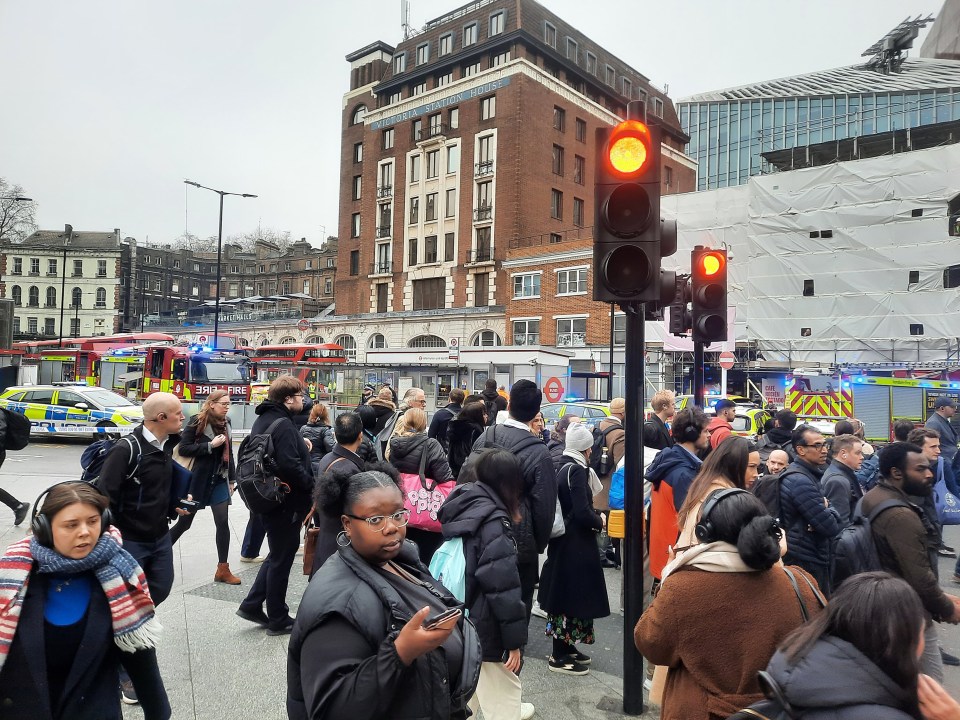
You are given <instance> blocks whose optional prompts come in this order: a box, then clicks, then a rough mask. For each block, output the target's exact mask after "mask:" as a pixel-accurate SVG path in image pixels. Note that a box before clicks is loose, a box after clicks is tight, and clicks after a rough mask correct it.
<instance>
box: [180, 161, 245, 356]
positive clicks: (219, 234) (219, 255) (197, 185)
mask: <svg viewBox="0 0 960 720" xmlns="http://www.w3.org/2000/svg"><path fill="white" fill-rule="evenodd" d="M183 182H184V183H186V184H187V185H193V186H194V187H195V188H200V189H201V190H209V191H210V192H215V193H216V194H217V195H219V196H220V223H219V227H218V230H217V299H216V301H215V305H214V311H213V349H214V350H216V349H217V336H218V335H219V332H220V279H221V276H222V275H223V273H222V272H221V270H220V262H221V258H222V253H223V197H224V195H236V196H237V197H244V198H255V197H257V196H256V195H251V194H250V193H235V192H226V191H225V190H216V189H214V188H211V187H207V186H206V185H201V184H200V183H197V182H194V181H193V180H184V181H183Z"/></svg>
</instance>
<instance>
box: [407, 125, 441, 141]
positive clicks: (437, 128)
mask: <svg viewBox="0 0 960 720" xmlns="http://www.w3.org/2000/svg"><path fill="white" fill-rule="evenodd" d="M446 130H447V126H446V125H445V124H444V123H438V124H435V125H429V126H428V127H426V128H423V129H421V130H418V131H417V132H416V133H414V135H415V138H414V140H416V141H418V142H419V141H420V140H428V139H430V138H435V137H440V136H441V135H443V134H444V132H446Z"/></svg>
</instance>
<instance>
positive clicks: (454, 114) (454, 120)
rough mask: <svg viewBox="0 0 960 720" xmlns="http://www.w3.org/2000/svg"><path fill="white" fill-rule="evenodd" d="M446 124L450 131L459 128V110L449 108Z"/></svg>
mask: <svg viewBox="0 0 960 720" xmlns="http://www.w3.org/2000/svg"><path fill="white" fill-rule="evenodd" d="M447 124H448V125H449V126H450V129H451V130H457V129H459V128H460V108H450V112H449V113H447Z"/></svg>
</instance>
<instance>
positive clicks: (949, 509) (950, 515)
mask: <svg viewBox="0 0 960 720" xmlns="http://www.w3.org/2000/svg"><path fill="white" fill-rule="evenodd" d="M933 501H934V503H935V504H936V506H937V517H939V518H940V524H941V525H960V500H958V499H957V497H956V495H954V494H953V493H952V492H950V491H949V490H947V481H946V480H944V479H943V478H940V480H938V481H937V484H936V485H934V486H933Z"/></svg>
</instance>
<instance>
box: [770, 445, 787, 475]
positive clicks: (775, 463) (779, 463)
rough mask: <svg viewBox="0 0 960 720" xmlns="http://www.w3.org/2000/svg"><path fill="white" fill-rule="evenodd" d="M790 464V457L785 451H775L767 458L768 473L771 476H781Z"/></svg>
mask: <svg viewBox="0 0 960 720" xmlns="http://www.w3.org/2000/svg"><path fill="white" fill-rule="evenodd" d="M789 464H790V456H789V455H787V453H786V451H785V450H773V451H771V452H770V457H768V458H767V472H768V473H770V474H771V475H779V474H780V473H782V472H783V470H784V468H786V467H787V465H789Z"/></svg>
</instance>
